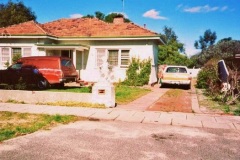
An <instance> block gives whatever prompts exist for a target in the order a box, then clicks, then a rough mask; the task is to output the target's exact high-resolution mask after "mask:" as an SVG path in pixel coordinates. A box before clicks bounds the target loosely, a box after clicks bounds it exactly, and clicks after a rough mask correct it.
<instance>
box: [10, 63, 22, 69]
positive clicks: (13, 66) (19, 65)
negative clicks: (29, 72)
mask: <svg viewBox="0 0 240 160" xmlns="http://www.w3.org/2000/svg"><path fill="white" fill-rule="evenodd" d="M21 67H22V63H16V64H13V65H12V66H10V67H9V68H10V69H21Z"/></svg>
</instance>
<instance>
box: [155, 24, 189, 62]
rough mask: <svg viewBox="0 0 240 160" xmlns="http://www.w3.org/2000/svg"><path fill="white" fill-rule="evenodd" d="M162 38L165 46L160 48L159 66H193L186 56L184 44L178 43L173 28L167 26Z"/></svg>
mask: <svg viewBox="0 0 240 160" xmlns="http://www.w3.org/2000/svg"><path fill="white" fill-rule="evenodd" d="M160 37H161V39H162V40H163V42H164V43H165V45H160V46H159V53H158V64H167V65H186V66H188V67H192V66H193V64H192V62H191V60H190V59H189V58H188V57H187V56H186V55H185V54H184V51H185V49H184V44H183V43H181V42H179V41H178V37H177V35H176V34H175V32H174V31H173V29H172V28H169V27H166V26H165V27H164V28H163V34H160Z"/></svg>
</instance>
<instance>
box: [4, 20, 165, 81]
mask: <svg viewBox="0 0 240 160" xmlns="http://www.w3.org/2000/svg"><path fill="white" fill-rule="evenodd" d="M161 44H163V43H162V41H161V39H160V37H159V35H158V34H157V33H154V32H152V31H150V30H148V29H146V28H145V27H140V26H138V25H136V24H134V23H124V20H123V18H115V19H114V22H113V23H106V22H104V21H101V20H98V19H96V18H77V19H60V20H56V21H52V22H48V23H45V24H39V23H37V22H34V21H29V22H25V23H21V24H16V25H12V26H9V27H4V28H0V69H5V68H6V65H5V64H6V62H9V63H10V64H11V63H12V62H11V59H12V57H13V55H14V54H17V53H20V54H21V55H22V57H26V56H67V57H70V58H71V59H72V60H73V63H74V64H75V66H76V69H77V70H78V71H79V75H80V79H81V80H84V81H88V82H96V81H97V80H98V79H99V77H100V72H99V66H101V65H102V57H103V56H108V62H109V64H110V65H112V66H113V71H114V77H115V78H114V81H115V82H118V81H119V80H124V79H125V78H126V70H127V68H128V65H129V63H130V61H131V59H132V58H133V57H135V58H140V59H142V60H144V59H148V58H150V59H151V63H152V69H151V75H150V79H149V83H153V82H156V81H157V55H158V45H161Z"/></svg>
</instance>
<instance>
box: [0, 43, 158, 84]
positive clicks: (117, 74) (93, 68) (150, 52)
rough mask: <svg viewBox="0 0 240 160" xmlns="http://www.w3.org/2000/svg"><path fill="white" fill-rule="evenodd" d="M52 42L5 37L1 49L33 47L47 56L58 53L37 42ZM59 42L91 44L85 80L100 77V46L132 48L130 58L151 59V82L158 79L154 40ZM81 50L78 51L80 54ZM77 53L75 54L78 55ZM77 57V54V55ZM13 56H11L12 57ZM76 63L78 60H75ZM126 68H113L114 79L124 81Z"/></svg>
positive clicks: (35, 53) (83, 74)
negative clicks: (98, 54) (98, 62)
mask: <svg viewBox="0 0 240 160" xmlns="http://www.w3.org/2000/svg"><path fill="white" fill-rule="evenodd" d="M44 43H45V44H47V43H49V44H52V43H55V44H56V42H54V41H51V40H48V39H22V40H19V39H11V40H10V39H5V40H4V43H3V41H2V40H1V39H0V50H1V48H3V47H9V48H14V47H20V48H22V47H30V48H31V56H46V55H56V54H58V55H59V53H56V51H54V50H52V51H53V52H54V53H51V50H46V49H43V48H38V47H37V46H36V45H35V44H44ZM57 43H58V44H68V43H69V44H81V45H87V46H90V49H89V50H85V51H84V53H85V54H88V60H87V65H86V68H84V69H81V70H80V71H79V72H80V77H81V79H82V80H84V81H88V82H97V81H98V79H99V77H100V73H99V71H100V69H99V67H97V65H96V55H97V49H98V48H104V49H129V50H130V60H131V59H132V58H133V57H135V58H140V59H141V60H144V59H148V58H150V59H151V64H152V68H151V74H150V79H149V83H153V82H156V81H157V76H156V75H157V52H158V49H157V48H158V46H157V45H156V44H155V42H154V41H152V40H119V41H114V40H113V41H106V40H105V41H102V40H98V41H58V42H57ZM79 53H80V52H76V54H79ZM76 54H75V56H76ZM76 57H77V56H76ZM76 57H75V58H73V60H75V61H77V59H76ZM0 58H1V57H0ZM11 58H12V57H10V59H11ZM74 64H76V62H74ZM5 68H6V66H5V65H2V64H0V69H5ZM126 70H127V69H126V68H120V67H115V68H113V72H114V79H113V80H112V81H114V82H119V81H123V80H124V79H125V78H126Z"/></svg>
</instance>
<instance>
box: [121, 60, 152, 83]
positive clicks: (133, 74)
mask: <svg viewBox="0 0 240 160" xmlns="http://www.w3.org/2000/svg"><path fill="white" fill-rule="evenodd" d="M150 73H151V60H150V59H148V60H143V61H140V59H136V58H133V59H132V62H131V64H130V65H129V68H128V70H127V73H126V75H127V78H126V79H125V80H124V81H123V82H122V84H124V85H128V86H143V85H145V84H148V82H149V77H150Z"/></svg>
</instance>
